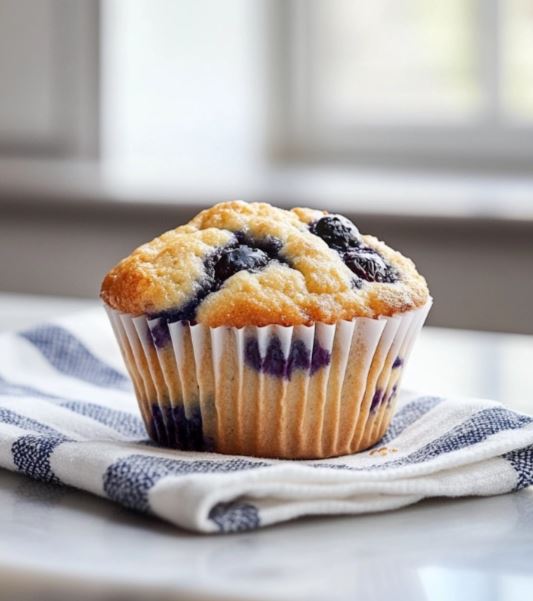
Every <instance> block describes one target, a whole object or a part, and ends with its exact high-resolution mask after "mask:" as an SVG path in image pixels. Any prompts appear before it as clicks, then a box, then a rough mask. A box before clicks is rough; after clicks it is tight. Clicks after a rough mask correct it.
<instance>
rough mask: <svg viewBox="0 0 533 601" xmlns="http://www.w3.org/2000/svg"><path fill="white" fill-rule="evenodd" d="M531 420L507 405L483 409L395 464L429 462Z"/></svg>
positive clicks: (524, 424)
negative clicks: (507, 407) (511, 409)
mask: <svg viewBox="0 0 533 601" xmlns="http://www.w3.org/2000/svg"><path fill="white" fill-rule="evenodd" d="M532 422H533V417H529V416H528V415H520V414H518V413H514V412H513V411H509V409H506V408H505V407H490V408H488V409H483V410H482V411H479V412H478V413H476V414H474V415H473V416H472V417H470V418H469V419H467V420H465V421H464V422H463V423H462V424H459V425H458V426H455V427H454V428H452V429H451V430H449V431H448V432H446V433H445V434H443V435H442V436H439V437H438V438H437V439H435V440H433V441H432V442H430V443H428V444H426V445H424V446H423V447H422V448H421V449H418V450H417V451H415V452H414V453H411V454H410V455H408V456H407V457H404V458H403V459H400V460H398V462H393V463H394V464H395V465H399V464H410V463H421V462H424V461H429V460H430V459H434V458H435V457H438V456H439V455H443V454H445V453H451V452H452V451H458V450H460V449H464V448H465V447H470V446H472V445H475V444H478V443H479V442H482V441H484V440H486V439H487V438H489V436H493V435H494V434H497V433H498V432H502V431H504V430H518V429H520V428H523V427H524V426H527V425H528V424H530V423H532ZM389 465H390V464H389Z"/></svg>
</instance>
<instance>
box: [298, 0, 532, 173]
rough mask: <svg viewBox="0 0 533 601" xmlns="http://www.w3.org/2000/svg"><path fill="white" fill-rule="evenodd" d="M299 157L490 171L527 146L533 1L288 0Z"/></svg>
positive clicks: (521, 156)
mask: <svg viewBox="0 0 533 601" xmlns="http://www.w3.org/2000/svg"><path fill="white" fill-rule="evenodd" d="M289 10H290V15H289V22H290V23H291V24H292V25H291V27H292V29H291V30H290V31H291V35H290V42H289V48H288V50H289V52H290V54H291V60H290V61H288V64H289V73H288V74H287V75H288V77H287V81H289V82H290V84H289V96H288V97H289V99H290V102H289V106H288V111H287V115H286V116H287V123H286V125H287V127H288V132H289V136H290V138H291V141H292V142H294V141H295V142H296V147H297V149H298V150H299V151H300V152H302V149H306V151H310V152H312V153H313V152H315V153H319V154H320V153H322V154H324V153H330V154H331V153H332V152H339V153H342V152H346V151H351V152H352V153H357V152H360V153H366V154H367V155H369V156H370V155H372V153H375V154H379V155H380V156H385V155H389V156H391V157H394V156H396V157H397V158H398V157H401V156H403V157H404V158H405V157H409V156H415V155H416V156H417V157H418V158H420V157H421V156H422V157H429V158H431V157H432V156H433V157H435V158H437V159H439V160H442V159H446V157H447V158H448V159H449V160H450V161H452V162H453V160H457V159H458V158H460V160H463V159H464V158H468V157H470V158H471V159H476V160H479V161H481V162H483V161H487V160H493V161H495V162H497V163H498V164H501V165H503V164H508V165H511V166H512V165H514V164H520V163H522V164H525V163H529V164H530V157H531V151H532V150H533V0H446V1H445V2H442V1H440V0H372V1H371V2H369V1H367V0H327V1H325V0H294V1H293V2H292V4H291V6H290V9H289Z"/></svg>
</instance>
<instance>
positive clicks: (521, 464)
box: [502, 445, 533, 490]
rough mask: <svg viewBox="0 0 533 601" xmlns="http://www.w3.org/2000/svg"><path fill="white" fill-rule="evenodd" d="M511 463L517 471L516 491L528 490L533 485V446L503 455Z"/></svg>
mask: <svg viewBox="0 0 533 601" xmlns="http://www.w3.org/2000/svg"><path fill="white" fill-rule="evenodd" d="M502 457H503V458H504V459H507V461H509V462H510V464H511V465H512V466H513V468H514V470H515V471H516V476H517V478H516V487H515V490H520V489H522V488H526V486H530V485H531V484H533V445H531V446H529V447H526V448H524V449H517V450H515V451H510V452H509V453H505V455H502Z"/></svg>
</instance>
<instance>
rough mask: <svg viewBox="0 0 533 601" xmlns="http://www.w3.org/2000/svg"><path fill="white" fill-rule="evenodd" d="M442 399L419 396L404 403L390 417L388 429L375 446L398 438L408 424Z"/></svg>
mask: <svg viewBox="0 0 533 601" xmlns="http://www.w3.org/2000/svg"><path fill="white" fill-rule="evenodd" d="M443 400H444V399H442V398H439V397H435V396H428V397H420V398H418V399H416V400H414V401H411V402H410V403H407V404H406V405H404V406H403V407H402V408H401V409H399V410H398V412H397V413H396V415H395V416H394V417H393V418H392V421H391V424H390V426H389V429H388V430H387V432H386V433H385V436H384V437H383V438H382V439H381V440H380V441H379V442H378V443H377V445H376V446H383V445H384V444H387V443H388V442H391V441H392V440H394V439H395V438H398V436H399V435H400V434H401V433H402V432H403V431H404V430H407V428H409V426H412V425H413V424H414V423H415V422H416V421H418V420H419V419H420V418H421V417H422V416H424V415H426V413H429V412H430V411H431V410H432V409H433V408H434V407H436V406H437V405H438V404H439V403H442V401H443Z"/></svg>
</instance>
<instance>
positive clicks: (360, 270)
mask: <svg viewBox="0 0 533 601" xmlns="http://www.w3.org/2000/svg"><path fill="white" fill-rule="evenodd" d="M344 262H345V264H346V265H347V266H348V267H349V268H350V269H351V270H352V271H353V272H354V273H355V275H357V276H359V277H360V278H361V279H363V280H366V281H367V282H387V283H393V282H395V281H396V280H397V277H396V272H395V271H394V270H393V269H392V268H391V267H389V266H388V265H387V264H386V263H385V261H384V260H383V257H381V255H379V254H378V253H377V252H375V251H374V250H372V249H370V248H360V249H357V250H353V251H349V252H347V253H346V254H345V255H344Z"/></svg>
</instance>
